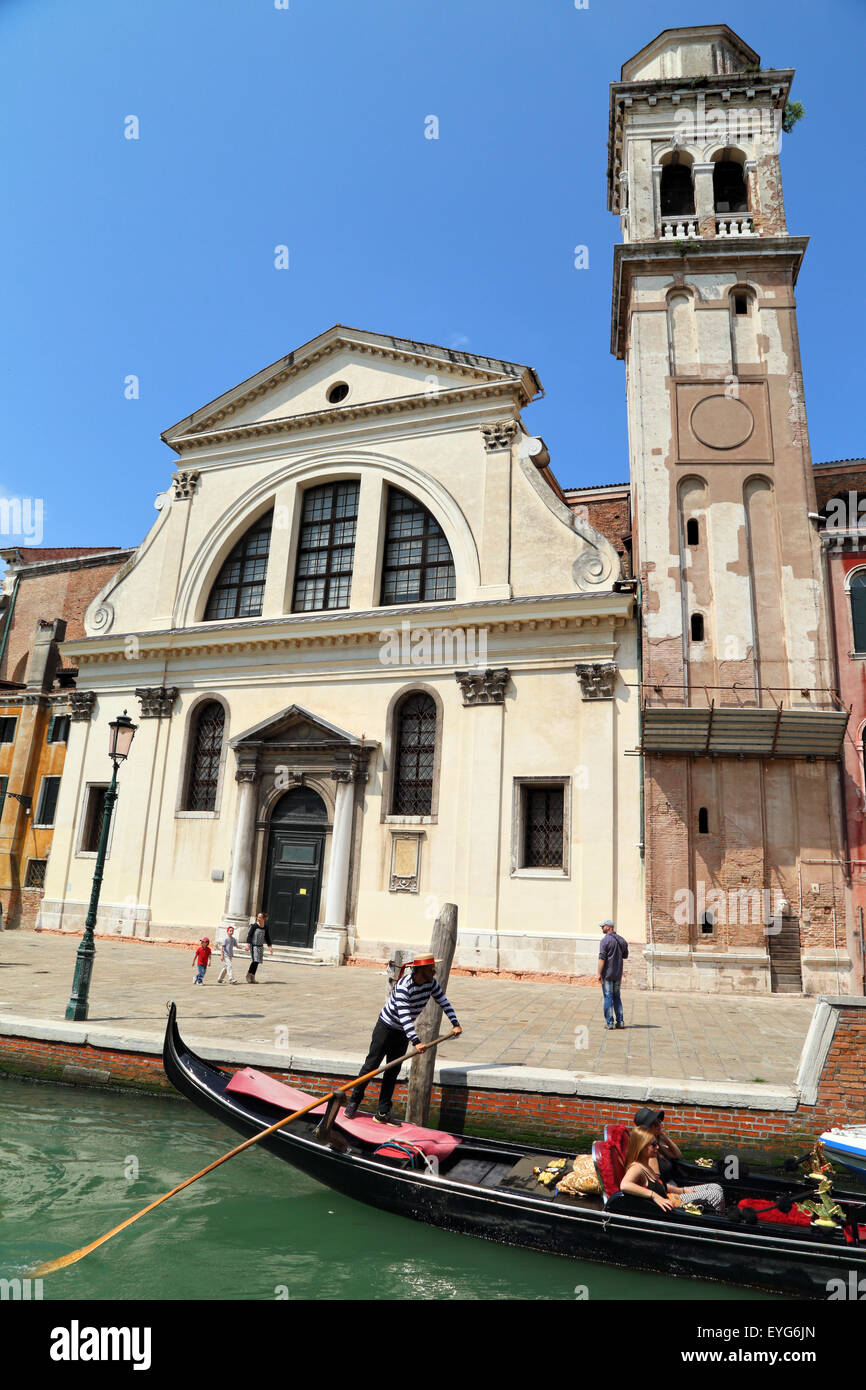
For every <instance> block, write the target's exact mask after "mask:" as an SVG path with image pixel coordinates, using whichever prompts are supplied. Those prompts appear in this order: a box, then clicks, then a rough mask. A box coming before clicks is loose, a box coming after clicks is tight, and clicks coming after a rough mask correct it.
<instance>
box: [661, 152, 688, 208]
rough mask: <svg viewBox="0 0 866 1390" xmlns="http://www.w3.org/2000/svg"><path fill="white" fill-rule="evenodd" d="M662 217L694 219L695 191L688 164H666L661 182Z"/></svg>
mask: <svg viewBox="0 0 866 1390" xmlns="http://www.w3.org/2000/svg"><path fill="white" fill-rule="evenodd" d="M661 209H662V217H693V216H694V211H695V190H694V185H693V184H692V171H691V169H690V167H689V165H688V164H680V163H677V164H665V166H664V168H663V169H662V181H661Z"/></svg>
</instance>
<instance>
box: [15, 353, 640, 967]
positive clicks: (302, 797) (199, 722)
mask: <svg viewBox="0 0 866 1390" xmlns="http://www.w3.org/2000/svg"><path fill="white" fill-rule="evenodd" d="M539 391H540V386H539V382H538V379H537V377H536V375H535V373H534V372H533V371H532V370H531V369H530V368H528V367H525V366H522V365H520V364H515V363H511V362H503V361H497V360H493V359H488V358H483V357H479V356H475V355H472V354H469V353H464V352H456V351H452V350H449V349H445V348H439V347H436V346H433V345H429V344H424V343H415V342H408V341H405V340H401V339H396V338H390V337H385V336H382V335H378V334H374V333H368V332H359V331H356V330H352V329H347V328H343V327H340V326H337V327H335V328H333V329H331V330H329V331H328V332H326V333H323V334H322V335H321V336H320V337H318V338H316V339H315V340H313V341H312V342H311V343H308V344H306V345H305V346H303V347H302V348H299V349H298V350H296V351H295V352H293V353H292V354H290V355H289V356H288V357H285V358H283V359H281V360H280V361H279V362H276V363H274V364H273V365H272V366H270V367H268V368H266V369H265V370H264V371H262V372H260V373H259V374H258V375H257V376H255V377H252V378H251V379H249V380H248V381H246V382H244V383H242V384H241V385H240V386H238V387H237V388H235V389H234V390H231V391H228V392H226V393H225V394H224V395H222V396H220V397H219V398H217V399H216V400H214V401H212V402H211V403H210V404H209V405H207V406H204V407H203V408H202V409H200V410H198V411H196V412H195V413H194V414H192V415H190V416H189V417H188V418H187V419H185V420H183V421H181V422H180V423H179V424H178V425H176V426H174V427H173V428H172V429H170V430H168V431H167V432H166V433H165V435H164V436H163V438H164V439H165V441H166V443H167V444H169V445H170V447H171V448H172V449H174V450H175V452H176V453H177V455H178V466H177V471H176V473H175V474H174V478H173V480H172V483H171V486H170V487H169V488H168V489H167V491H166V492H165V493H163V494H162V495H161V496H160V497H159V498H158V499H157V506H158V509H159V510H158V515H157V518H156V521H155V522H154V525H153V527H152V529H151V531H150V533H149V534H148V536H147V537H146V538H145V540H144V541H143V543H142V544H141V546H140V547H139V549H138V551H137V553H136V554H135V556H134V558H133V559H132V560H131V561H130V563H129V564H128V565H127V566H126V567H125V568H124V569H123V570H122V571H121V572H120V573H119V574H118V575H117V577H116V579H114V580H113V581H112V582H111V583H110V584H108V585H107V586H106V587H105V589H104V591H103V592H102V593H101V594H100V595H99V596H98V598H97V599H96V600H95V601H94V603H93V604H92V605H91V607H90V609H89V611H88V614H87V623H86V628H87V636H86V637H85V638H84V639H83V640H81V641H77V642H74V643H67V644H66V648H65V651H66V653H67V655H68V657H69V659H70V660H74V661H75V663H76V664H77V665H78V667H79V670H80V676H79V682H78V700H79V704H80V706H81V710H82V717H81V718H80V719H76V720H75V721H74V722H73V724H72V728H71V734H70V741H69V747H68V754H67V762H66V768H65V771H64V777H63V784H62V787H61V791H60V800H59V804H58V811H57V827H56V830H55V839H54V845H53V849H52V854H51V858H50V862H49V865H48V872H47V877H46V884H45V898H44V902H43V905H42V912H41V918H40V921H41V924H42V925H43V926H46V927H52V926H53V927H58V926H59V927H61V928H63V929H68V930H75V931H78V930H80V929H81V926H82V923H83V919H84V915H85V911H86V904H87V900H88V896H89V890H90V881H91V875H92V871H93V865H94V857H95V849H96V837H97V832H98V827H99V820H100V809H101V801H102V798H103V797H104V790H105V787H106V784H107V782H108V779H109V773H110V763H109V761H108V757H107V725H108V721H109V720H110V719H112V718H113V717H114V716H115V715H117V714H119V713H120V712H121V711H122V710H124V709H126V710H128V711H129V713H130V715H131V716H132V717H133V718H134V719H135V722H136V723H137V724H138V726H139V728H138V733H137V735H136V738H135V741H134V743H133V747H132V752H131V754H130V757H129V759H128V761H127V762H126V763H125V764H124V766H123V768H122V770H121V777H120V796H119V801H118V805H117V811H116V815H115V820H114V825H113V827H112V831H111V837H110V843H109V852H108V859H107V863H106V869H105V878H104V882H103V886H102V895H101V902H100V908H99V923H100V930H107V931H120V932H127V933H135V934H147V935H153V936H173V937H175V938H176V937H178V936H181V937H183V936H187V937H189V938H190V939H192V938H196V937H198V936H200V935H202V934H207V935H210V936H211V937H212V938H213V937H214V936H216V935H217V931H218V929H219V928H220V927H221V926H222V925H223V924H227V923H229V922H231V923H233V924H235V925H236V926H238V927H242V926H243V925H244V924H245V923H246V922H247V921H248V919H249V916H250V914H251V913H253V912H254V911H256V910H258V909H259V908H260V907H264V908H265V909H266V910H267V911H268V912H269V913H270V924H271V933H272V936H273V938H274V941H275V943H276V944H279V945H282V946H283V947H284V948H286V949H289V950H290V951H291V952H292V953H294V958H295V959H309V960H328V961H334V962H337V961H344V960H345V959H347V957H349V956H356V957H364V958H370V959H381V958H385V957H387V956H388V955H389V954H390V953H391V951H392V950H393V949H394V947H395V946H399V945H408V946H421V945H423V944H426V943H427V942H428V941H429V936H430V931H431V927H432V923H433V920H434V919H435V917H436V914H437V912H438V910H439V908H440V907H441V905H442V904H443V903H445V902H448V901H451V902H454V903H456V904H457V906H458V909H459V945H458V954H457V963H458V964H461V965H464V966H469V967H472V966H477V967H478V968H483V969H501V970H541V971H556V972H565V973H572V972H581V971H585V970H594V968H595V958H596V955H597V944H598V939H599V934H598V923H599V922H600V921H601V920H602V919H603V918H605V917H607V916H614V917H616V918H617V919H618V920H621V921H622V922H623V923H624V924H627V930H628V932H629V934H630V935H631V937H632V939H638V940H639V938H640V936H641V925H642V920H643V909H642V898H641V864H640V859H639V856H638V855H637V853H636V849H635V846H636V844H637V840H638V835H639V804H640V795H639V785H638V774H639V767H638V760H637V759H636V758H635V757H627V756H625V753H626V751H627V750H631V749H634V747H635V746H636V742H637V736H638V726H637V708H638V700H637V692H636V689H635V682H636V679H637V666H636V658H637V647H636V627H635V622H634V616H633V608H634V596H633V593H632V592H629V589H630V588H631V589H633V587H634V586H633V585H629V583H628V581H627V580H624V579H623V564H622V560H621V555H620V552H619V551H618V549H617V546H616V544H615V543H614V542H612V541H610V540H608V539H607V538H606V537H605V536H604V535H603V534H601V532H599V531H596V530H595V529H594V528H593V527H592V526H591V525H590V523H589V521H588V520H587V517H588V515H589V511H588V509H586V508H584V509H583V510H581V509H580V508H578V509H577V510H573V507H572V505H570V501H571V499H568V498H566V496H565V494H564V493H563V492H562V490H561V489H560V487H559V485H558V483H557V482H556V479H555V477H554V475H553V473H552V472H551V469H550V466H549V460H548V456H547V451H546V448H545V446H544V443H543V441H542V440H541V439H538V438H534V437H532V436H531V435H530V434H529V433H528V432H527V430H526V429H525V427H524V425H523V423H522V419H521V410H522V408H523V407H524V406H526V405H527V404H528V403H529V402H530V401H531V400H532V399H533V398H534V397H536V396H537V395H538V394H539ZM84 702H88V705H87V709H86V710H85V708H84ZM636 960H637V966H638V971H639V970H640V952H639V950H638V952H637V953H636Z"/></svg>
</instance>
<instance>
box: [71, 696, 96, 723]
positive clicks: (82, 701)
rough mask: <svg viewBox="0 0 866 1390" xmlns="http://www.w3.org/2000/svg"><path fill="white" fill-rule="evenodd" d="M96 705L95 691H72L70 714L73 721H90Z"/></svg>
mask: <svg viewBox="0 0 866 1390" xmlns="http://www.w3.org/2000/svg"><path fill="white" fill-rule="evenodd" d="M95 704H96V691H95V690H70V692H69V713H70V716H71V718H72V719H76V720H77V719H90V717H91V715H92V714H93V706H94V705H95Z"/></svg>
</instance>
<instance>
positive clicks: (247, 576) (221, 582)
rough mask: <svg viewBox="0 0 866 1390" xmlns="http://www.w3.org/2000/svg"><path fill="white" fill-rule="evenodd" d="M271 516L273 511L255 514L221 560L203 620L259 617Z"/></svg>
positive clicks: (268, 547) (266, 564) (265, 574)
mask: <svg viewBox="0 0 866 1390" xmlns="http://www.w3.org/2000/svg"><path fill="white" fill-rule="evenodd" d="M273 520H274V514H273V511H270V512H266V513H265V515H264V516H261V517H259V519H258V521H255V522H253V525H252V526H251V527H250V529H249V530H248V531H247V532H246V533H245V534H244V535H243V536H242V537H241V539H240V540H239V541H238V543H237V545H236V546H235V547H234V549H233V550H232V551H231V553H230V554H229V556H228V558H227V559H226V560H224V561H223V566H222V569H221V570H220V572H219V574H218V575H217V577H216V580H215V582H214V586H213V588H212V589H211V591H210V596H209V598H208V601H207V608H206V609H205V614H204V620H205V622H206V623H212V622H215V621H216V620H217V619H219V618H260V617H261V613H262V600H263V599H264V594H265V578H266V577H267V573H268V550H269V549H270V544H271V526H272V525H273Z"/></svg>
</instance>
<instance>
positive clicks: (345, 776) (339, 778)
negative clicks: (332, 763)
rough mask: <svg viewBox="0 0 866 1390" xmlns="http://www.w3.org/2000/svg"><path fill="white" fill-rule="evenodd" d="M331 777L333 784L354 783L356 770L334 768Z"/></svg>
mask: <svg viewBox="0 0 866 1390" xmlns="http://www.w3.org/2000/svg"><path fill="white" fill-rule="evenodd" d="M329 775H330V778H331V781H332V782H354V780H355V769H354V768H351V767H334V768H332V769H331V772H330V774H329Z"/></svg>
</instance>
